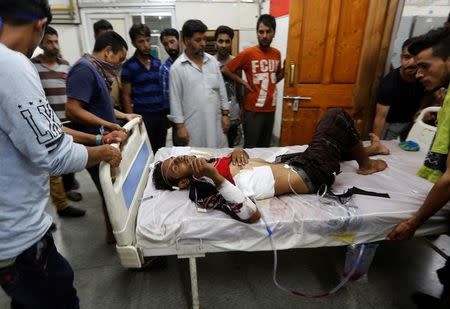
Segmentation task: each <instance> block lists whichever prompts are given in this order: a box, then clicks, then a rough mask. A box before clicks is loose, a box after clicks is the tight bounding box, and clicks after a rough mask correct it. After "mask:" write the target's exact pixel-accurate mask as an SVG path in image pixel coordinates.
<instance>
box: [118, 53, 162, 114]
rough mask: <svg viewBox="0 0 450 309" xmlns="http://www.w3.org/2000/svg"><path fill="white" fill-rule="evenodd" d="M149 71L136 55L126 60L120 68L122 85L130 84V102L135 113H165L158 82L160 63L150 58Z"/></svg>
mask: <svg viewBox="0 0 450 309" xmlns="http://www.w3.org/2000/svg"><path fill="white" fill-rule="evenodd" d="M150 59H151V63H150V70H147V68H146V67H145V66H144V65H143V64H142V63H141V62H140V61H139V60H138V58H137V57H136V55H134V56H133V57H131V58H130V59H128V61H127V62H125V63H124V64H123V66H122V77H121V78H122V83H124V84H125V83H130V84H131V102H132V103H133V111H134V112H135V113H138V114H141V113H154V112H162V111H167V110H168V109H169V105H168V104H164V102H163V98H162V88H161V84H160V82H159V69H160V67H161V61H159V59H157V58H154V57H152V56H150Z"/></svg>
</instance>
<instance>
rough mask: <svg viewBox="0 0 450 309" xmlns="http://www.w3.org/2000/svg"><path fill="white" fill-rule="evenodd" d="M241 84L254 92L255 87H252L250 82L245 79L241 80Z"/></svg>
mask: <svg viewBox="0 0 450 309" xmlns="http://www.w3.org/2000/svg"><path fill="white" fill-rule="evenodd" d="M242 85H243V86H244V87H245V89H247V90H248V91H250V92H255V89H253V88H252V87H251V86H250V84H249V83H248V82H246V81H243V83H242Z"/></svg>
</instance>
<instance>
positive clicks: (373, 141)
mask: <svg viewBox="0 0 450 309" xmlns="http://www.w3.org/2000/svg"><path fill="white" fill-rule="evenodd" d="M369 138H370V145H371V147H370V148H371V154H370V155H377V154H380V155H388V154H389V149H388V148H387V147H386V146H384V145H383V144H382V143H381V141H380V138H379V137H378V136H377V135H376V134H374V133H370V134H369Z"/></svg>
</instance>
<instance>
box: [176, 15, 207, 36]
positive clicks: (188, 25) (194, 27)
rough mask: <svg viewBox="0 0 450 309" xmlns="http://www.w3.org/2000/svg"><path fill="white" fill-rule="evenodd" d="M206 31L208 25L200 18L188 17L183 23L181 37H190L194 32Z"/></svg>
mask: <svg viewBox="0 0 450 309" xmlns="http://www.w3.org/2000/svg"><path fill="white" fill-rule="evenodd" d="M206 31H208V27H206V25H205V24H204V23H203V22H202V21H201V20H198V19H189V20H187V21H186V22H185V23H184V25H183V28H182V29H181V34H182V35H183V38H192V37H193V36H194V33H197V32H200V33H205V32H206Z"/></svg>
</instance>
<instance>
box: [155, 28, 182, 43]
mask: <svg viewBox="0 0 450 309" xmlns="http://www.w3.org/2000/svg"><path fill="white" fill-rule="evenodd" d="M165 36H174V37H176V38H177V40H179V39H180V34H179V33H178V31H177V30H176V29H174V28H167V29H164V30H163V31H161V35H160V36H159V39H160V41H161V43H162V41H163V39H164V37H165Z"/></svg>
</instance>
